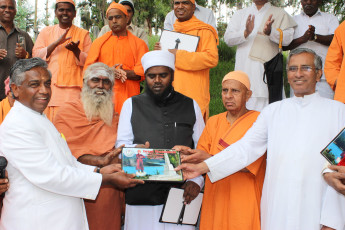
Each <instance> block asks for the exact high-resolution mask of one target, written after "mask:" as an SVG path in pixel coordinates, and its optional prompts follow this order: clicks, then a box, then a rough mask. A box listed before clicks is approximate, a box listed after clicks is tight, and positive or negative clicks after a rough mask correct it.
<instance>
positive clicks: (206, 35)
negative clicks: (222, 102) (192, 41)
mask: <svg viewBox="0 0 345 230" xmlns="http://www.w3.org/2000/svg"><path fill="white" fill-rule="evenodd" d="M174 30H175V31H177V32H180V33H185V34H189V35H194V36H199V37H200V40H199V44H198V47H197V50H196V52H188V51H185V50H177V52H176V61H175V75H174V76H175V77H174V82H173V86H174V88H175V90H176V91H178V92H180V93H182V94H184V95H186V96H187V97H190V98H192V99H194V100H195V101H196V102H197V103H198V105H199V107H200V109H201V113H202V115H203V117H204V120H205V121H206V120H207V119H208V114H209V103H210V69H211V68H214V67H216V66H217V64H218V48H217V44H218V35H217V31H216V30H215V29H214V28H213V27H212V26H210V25H208V24H206V23H204V22H202V21H200V20H199V19H197V18H196V17H195V16H193V17H192V18H191V19H190V20H188V21H185V22H179V21H178V20H176V22H175V24H174Z"/></svg>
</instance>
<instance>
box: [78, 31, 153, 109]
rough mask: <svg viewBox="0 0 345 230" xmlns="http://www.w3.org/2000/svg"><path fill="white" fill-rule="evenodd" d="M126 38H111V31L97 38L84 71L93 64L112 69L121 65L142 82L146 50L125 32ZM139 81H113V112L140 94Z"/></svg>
mask: <svg viewBox="0 0 345 230" xmlns="http://www.w3.org/2000/svg"><path fill="white" fill-rule="evenodd" d="M127 34H128V35H127V36H123V37H121V36H120V37H117V36H113V34H112V31H109V32H107V33H105V34H104V35H103V36H102V37H100V38H97V39H96V40H95V41H94V42H93V44H92V46H91V49H90V52H89V55H88V57H87V59H86V62H85V68H84V70H85V69H86V68H87V67H88V66H89V65H91V64H93V63H95V62H103V63H104V64H107V65H108V66H110V67H112V66H114V65H115V64H122V65H123V66H122V67H123V69H124V70H133V71H134V73H135V74H136V75H138V76H141V80H140V81H142V80H144V69H143V66H142V64H141V58H142V56H144V54H145V53H146V52H148V48H147V45H146V43H145V42H144V40H142V39H140V38H138V37H136V36H134V35H133V34H132V33H131V32H129V31H128V30H127ZM140 81H133V80H126V81H125V82H124V83H122V82H121V81H120V80H115V84H114V89H113V92H114V100H113V101H114V104H115V111H116V112H117V113H120V112H121V108H122V105H123V103H124V102H125V101H126V100H127V98H130V97H132V96H135V95H138V94H140Z"/></svg>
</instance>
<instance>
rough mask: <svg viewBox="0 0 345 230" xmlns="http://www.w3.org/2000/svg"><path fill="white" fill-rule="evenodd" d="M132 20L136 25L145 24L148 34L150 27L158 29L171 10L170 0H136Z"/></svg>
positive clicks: (150, 30) (156, 30) (150, 32)
mask: <svg viewBox="0 0 345 230" xmlns="http://www.w3.org/2000/svg"><path fill="white" fill-rule="evenodd" d="M134 7H135V15H134V20H135V22H136V24H137V25H147V27H148V31H149V34H150V35H151V34H152V29H155V32H156V33H157V32H158V29H161V28H163V27H164V19H165V16H166V15H167V13H168V12H169V11H170V10H171V1H170V0H150V1H147V0H137V1H136V2H135V6H134Z"/></svg>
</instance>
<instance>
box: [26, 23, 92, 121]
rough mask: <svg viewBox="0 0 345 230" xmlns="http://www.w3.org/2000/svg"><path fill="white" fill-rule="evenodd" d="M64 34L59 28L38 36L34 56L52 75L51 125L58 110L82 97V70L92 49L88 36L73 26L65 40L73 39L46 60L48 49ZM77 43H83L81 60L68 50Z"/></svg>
mask: <svg viewBox="0 0 345 230" xmlns="http://www.w3.org/2000/svg"><path fill="white" fill-rule="evenodd" d="M65 31H66V30H65V29H61V28H60V27H59V25H54V26H48V27H45V28H44V29H43V30H42V31H41V32H40V33H39V35H38V37H37V40H36V42H35V45H34V48H33V52H32V56H33V57H40V58H42V59H43V60H45V61H47V63H48V69H49V70H50V72H51V73H52V84H51V88H52V96H51V99H50V102H49V104H48V107H47V109H46V111H45V113H46V114H47V117H48V118H49V120H51V121H53V118H54V116H55V114H56V112H57V109H58V107H60V106H62V105H63V104H64V103H65V102H67V101H70V100H73V99H75V98H78V97H79V94H80V89H81V87H82V86H83V76H82V70H83V66H84V63H85V60H86V57H87V53H88V51H89V49H90V47H91V38H90V36H89V32H88V31H86V30H84V29H81V28H78V27H76V26H74V25H72V26H71V27H70V29H69V31H68V33H67V35H66V37H72V38H71V39H70V40H68V41H66V42H65V43H63V44H61V45H59V46H58V47H56V48H55V50H54V51H53V52H52V53H51V55H50V56H49V57H48V58H47V57H46V56H47V48H48V46H49V45H50V44H51V43H52V42H55V41H56V40H58V39H59V37H61V36H62V34H63V33H65ZM78 40H79V41H80V44H79V46H78V47H79V49H80V55H79V60H78V58H76V57H75V55H74V54H73V52H72V51H70V50H68V49H66V48H65V45H66V44H67V43H68V42H70V41H74V42H77V41H78Z"/></svg>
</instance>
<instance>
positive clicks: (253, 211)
mask: <svg viewBox="0 0 345 230" xmlns="http://www.w3.org/2000/svg"><path fill="white" fill-rule="evenodd" d="M226 115H227V112H224V113H221V114H218V115H216V116H213V117H211V118H210V119H209V120H208V121H207V124H206V127H205V129H204V131H203V133H202V135H201V137H200V139H199V142H198V146H197V148H198V149H202V150H204V151H206V152H208V153H210V154H212V155H215V154H217V153H219V152H220V151H222V150H223V149H225V148H226V147H227V146H228V145H231V144H233V143H235V142H236V141H238V140H239V139H241V138H242V137H243V136H244V134H245V133H246V132H247V130H248V129H249V128H250V127H251V126H252V124H253V123H254V122H255V121H256V118H257V116H258V115H259V112H257V111H249V112H247V113H246V114H244V115H243V116H241V117H240V118H238V119H237V120H236V121H235V122H234V124H232V125H230V123H229V122H228V121H227V119H226ZM247 169H248V170H249V171H250V172H237V173H234V174H233V175H230V176H228V177H226V178H224V179H222V180H220V181H217V182H215V183H211V181H210V179H209V178H208V176H206V181H205V192H204V199H203V204H202V209H201V220H200V229H201V230H215V229H217V230H230V229H231V230H232V229H233V230H259V229H260V199H261V191H262V186H263V181H264V177H265V169H266V156H265V155H264V156H262V157H261V158H259V159H258V160H257V161H255V162H254V163H252V164H251V165H249V166H247Z"/></svg>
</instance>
